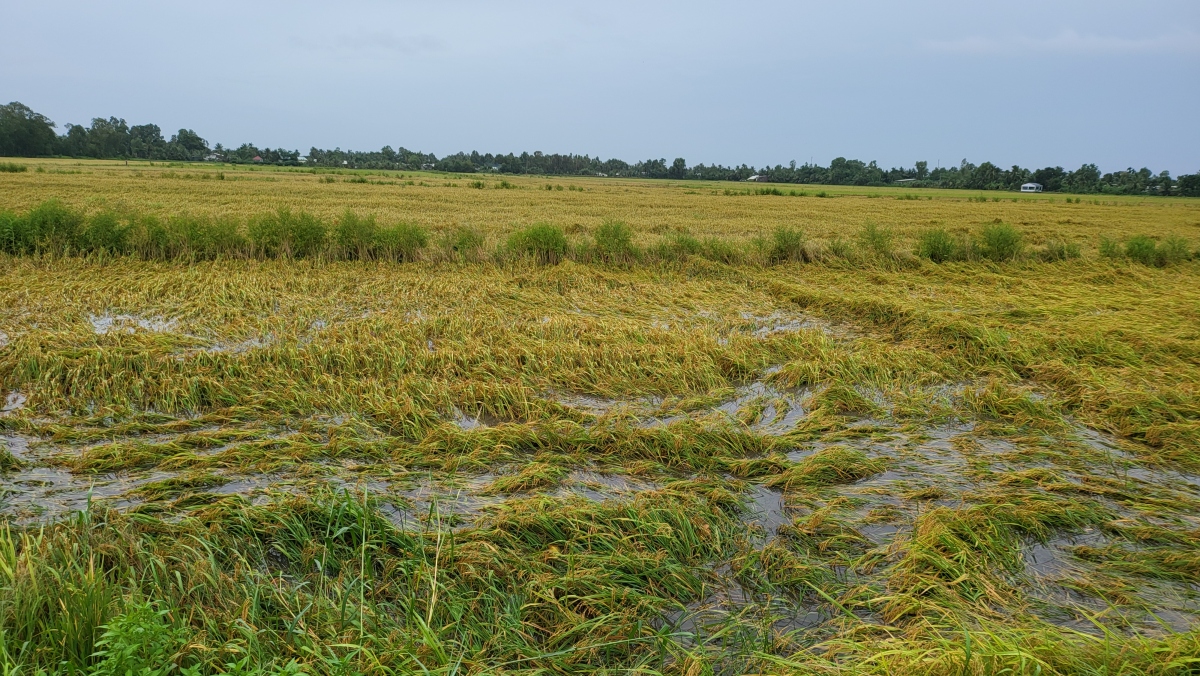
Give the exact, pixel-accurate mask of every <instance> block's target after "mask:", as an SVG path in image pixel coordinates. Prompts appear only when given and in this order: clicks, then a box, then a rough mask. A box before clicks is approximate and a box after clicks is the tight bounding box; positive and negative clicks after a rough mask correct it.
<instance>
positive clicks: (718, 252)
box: [700, 237, 742, 264]
mask: <svg viewBox="0 0 1200 676" xmlns="http://www.w3.org/2000/svg"><path fill="white" fill-rule="evenodd" d="M700 253H701V255H702V256H703V257H704V258H707V259H708V260H710V261H717V262H718V263H728V264H733V263H737V262H739V261H740V260H741V259H742V252H741V251H739V250H738V249H737V247H735V246H734V245H732V244H730V243H729V242H728V241H726V240H723V239H720V238H717V237H705V238H704V244H703V245H702V249H701V252H700Z"/></svg>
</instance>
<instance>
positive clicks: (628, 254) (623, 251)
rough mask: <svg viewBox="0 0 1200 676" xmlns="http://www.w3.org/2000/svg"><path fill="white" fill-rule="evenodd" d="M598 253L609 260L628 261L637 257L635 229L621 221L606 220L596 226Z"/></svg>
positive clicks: (604, 259)
mask: <svg viewBox="0 0 1200 676" xmlns="http://www.w3.org/2000/svg"><path fill="white" fill-rule="evenodd" d="M595 238H596V255H597V256H598V257H599V258H600V260H603V261H607V262H628V261H631V260H634V259H636V258H637V251H636V250H635V249H634V248H633V229H632V228H630V227H629V226H628V225H626V224H625V223H622V222H621V221H605V222H604V223H603V224H602V225H601V226H600V227H599V228H596V233H595Z"/></svg>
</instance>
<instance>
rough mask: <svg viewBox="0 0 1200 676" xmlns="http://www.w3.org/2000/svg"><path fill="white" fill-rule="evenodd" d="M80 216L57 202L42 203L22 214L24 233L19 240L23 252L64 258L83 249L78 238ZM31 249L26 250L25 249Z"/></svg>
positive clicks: (81, 220) (82, 220)
mask: <svg viewBox="0 0 1200 676" xmlns="http://www.w3.org/2000/svg"><path fill="white" fill-rule="evenodd" d="M83 226H84V216H83V214H82V213H80V212H78V211H75V210H73V209H71V208H69V207H67V205H65V204H63V203H62V202H61V201H59V200H49V201H46V202H42V203H41V204H39V205H37V206H36V207H34V208H33V209H31V210H30V211H29V213H28V214H26V216H25V218H24V229H25V232H24V233H23V234H22V235H21V236H20V237H19V239H21V240H23V242H24V243H25V246H26V248H32V250H34V251H37V252H41V253H56V254H64V253H71V252H73V251H79V250H81V249H83V246H82V245H83V241H82V238H81V237H80V235H81V234H82V232H83ZM30 244H31V245H32V247H30V246H29V245H30Z"/></svg>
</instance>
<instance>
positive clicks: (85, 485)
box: [0, 435, 176, 524]
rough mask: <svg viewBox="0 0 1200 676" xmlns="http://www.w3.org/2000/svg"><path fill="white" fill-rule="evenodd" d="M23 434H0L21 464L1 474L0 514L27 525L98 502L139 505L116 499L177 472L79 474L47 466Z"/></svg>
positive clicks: (10, 451)
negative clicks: (14, 469)
mask: <svg viewBox="0 0 1200 676" xmlns="http://www.w3.org/2000/svg"><path fill="white" fill-rule="evenodd" d="M30 442H31V440H30V439H29V438H27V437H23V436H20V435H0V445H2V446H4V447H5V448H7V449H8V452H9V453H10V454H11V455H12V456H13V457H14V458H16V459H17V460H18V461H19V462H20V463H21V467H20V468H19V469H17V470H16V471H12V472H8V473H6V474H4V475H0V515H6V516H8V518H9V519H11V520H12V521H13V522H14V523H17V524H27V523H34V522H38V521H46V520H53V519H58V518H61V517H64V516H67V515H70V514H72V513H75V512H79V511H81V510H84V509H86V508H87V507H88V505H89V504H90V503H92V502H96V501H101V500H104V501H117V504H116V506H118V507H130V506H133V505H134V504H137V502H138V500H137V499H136V498H129V499H126V500H117V499H118V498H121V497H122V496H125V495H126V494H127V493H130V492H131V491H133V490H135V489H136V488H138V487H139V486H141V485H143V484H146V483H149V482H152V481H161V480H163V479H168V478H171V477H173V476H175V475H176V473H174V472H158V471H152V472H144V473H140V474H137V475H129V474H125V473H118V474H105V475H99V476H78V475H75V474H72V473H71V472H69V471H67V470H66V469H62V468H60V467H54V466H50V465H46V464H44V463H43V462H42V460H43V458H42V454H41V453H39V452H38V451H36V450H34V449H32V448H31V447H30Z"/></svg>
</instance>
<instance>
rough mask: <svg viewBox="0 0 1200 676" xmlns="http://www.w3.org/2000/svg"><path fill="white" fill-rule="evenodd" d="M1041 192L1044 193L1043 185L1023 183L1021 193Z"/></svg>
mask: <svg viewBox="0 0 1200 676" xmlns="http://www.w3.org/2000/svg"><path fill="white" fill-rule="evenodd" d="M1041 191H1042V184H1041V183H1022V184H1021V192H1041Z"/></svg>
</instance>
